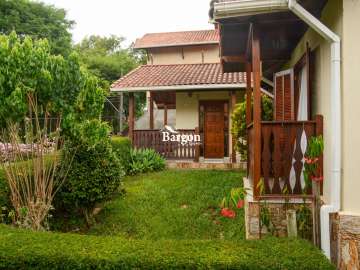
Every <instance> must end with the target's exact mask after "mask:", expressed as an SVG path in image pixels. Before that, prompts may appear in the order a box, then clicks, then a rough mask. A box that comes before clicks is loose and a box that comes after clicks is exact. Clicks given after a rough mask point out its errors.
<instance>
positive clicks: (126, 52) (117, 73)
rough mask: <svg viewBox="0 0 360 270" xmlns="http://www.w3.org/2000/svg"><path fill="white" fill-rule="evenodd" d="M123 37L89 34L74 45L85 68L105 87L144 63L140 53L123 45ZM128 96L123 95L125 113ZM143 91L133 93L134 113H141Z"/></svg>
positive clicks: (126, 111) (144, 98)
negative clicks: (99, 79) (100, 80)
mask: <svg viewBox="0 0 360 270" xmlns="http://www.w3.org/2000/svg"><path fill="white" fill-rule="evenodd" d="M124 41H125V39H124V38H123V37H118V36H114V35H112V36H110V37H101V36H94V35H93V36H90V37H87V38H85V39H83V40H82V41H81V42H80V43H79V44H77V45H76V46H75V49H76V50H77V51H78V52H79V54H80V56H81V60H82V61H83V63H84V64H85V65H86V66H87V68H88V69H89V70H90V71H91V72H92V73H93V74H95V75H96V76H98V77H99V78H101V79H102V82H103V85H104V87H105V88H107V89H109V88H110V85H111V84H112V83H113V82H114V81H116V80H118V79H119V78H120V77H122V76H124V75H126V74H127V73H129V72H130V71H131V70H133V69H135V68H136V67H137V66H138V65H139V64H143V63H144V56H143V55H142V54H141V53H134V52H133V51H132V50H130V49H129V48H124V47H123V42H124ZM128 101H129V99H128V96H127V95H124V110H125V115H128V104H129V103H128ZM145 101H146V97H145V93H139V94H136V95H135V103H136V115H137V116H140V115H142V112H143V108H144V105H145Z"/></svg>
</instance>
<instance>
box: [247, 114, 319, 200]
mask: <svg viewBox="0 0 360 270" xmlns="http://www.w3.org/2000/svg"><path fill="white" fill-rule="evenodd" d="M318 135H322V117H321V116H317V117H316V120H314V121H285V122H278V121H273V122H264V121H263V122H261V148H260V153H255V152H254V144H253V143H252V142H253V141H254V140H255V138H254V130H253V127H252V125H249V126H248V144H249V146H248V177H249V178H250V179H251V180H253V181H252V182H253V185H254V193H255V196H257V197H259V196H268V197H282V196H292V197H301V196H303V193H304V188H305V180H304V177H303V173H302V172H303V166H304V165H303V158H304V154H305V152H306V147H307V143H308V141H309V139H310V138H311V137H313V136H318ZM256 155H260V166H256V164H255V161H254V160H256V157H255V156H256ZM320 166H321V167H322V160H321V165H320ZM256 168H258V169H260V173H258V174H256V173H255V170H256ZM254 175H260V177H261V179H263V184H264V194H259V190H258V188H257V187H256V185H257V183H259V181H260V179H254V178H253V176H254ZM306 193H307V194H308V195H311V194H312V191H311V188H308V189H307V190H306Z"/></svg>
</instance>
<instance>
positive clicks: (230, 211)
mask: <svg viewBox="0 0 360 270" xmlns="http://www.w3.org/2000/svg"><path fill="white" fill-rule="evenodd" d="M246 194H247V189H246V188H243V187H241V188H233V189H232V190H231V192H230V194H229V195H227V196H226V197H225V198H223V200H222V202H221V205H220V207H221V211H220V214H221V215H222V216H223V217H226V218H235V217H236V212H235V210H234V209H241V208H243V207H244V205H245V202H244V199H245V196H246Z"/></svg>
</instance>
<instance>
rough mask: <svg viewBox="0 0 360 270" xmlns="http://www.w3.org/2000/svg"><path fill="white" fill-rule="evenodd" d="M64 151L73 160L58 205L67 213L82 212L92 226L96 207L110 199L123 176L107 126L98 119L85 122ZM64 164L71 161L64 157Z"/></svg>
mask: <svg viewBox="0 0 360 270" xmlns="http://www.w3.org/2000/svg"><path fill="white" fill-rule="evenodd" d="M63 151H64V152H68V153H71V154H70V155H68V156H73V160H72V164H71V170H70V171H69V173H68V176H67V180H66V182H65V183H64V185H63V186H62V188H61V191H60V194H59V196H57V202H58V204H62V205H63V206H65V209H66V210H80V211H81V213H82V214H83V215H84V217H85V218H86V221H87V222H88V224H89V223H90V221H91V218H92V210H93V209H94V207H95V206H96V204H97V203H101V202H104V201H106V200H108V199H110V198H111V196H112V195H113V194H114V192H115V191H117V190H118V187H119V185H120V183H121V178H122V176H123V175H124V172H123V169H122V167H121V164H120V161H119V159H118V158H117V157H116V154H115V153H114V152H113V151H112V147H111V143H110V137H109V128H108V126H107V124H105V123H103V122H101V121H99V120H92V121H85V122H84V123H83V124H81V125H80V126H79V127H78V130H77V136H76V137H73V138H71V139H70V140H69V141H68V142H67V143H66V144H65V146H64V150H63ZM61 162H62V163H64V162H65V163H67V162H70V161H69V160H68V159H66V158H62V160H61Z"/></svg>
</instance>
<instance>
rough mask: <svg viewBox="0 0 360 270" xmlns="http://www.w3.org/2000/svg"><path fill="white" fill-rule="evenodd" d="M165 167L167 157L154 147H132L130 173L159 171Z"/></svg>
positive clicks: (128, 169) (128, 170)
mask: <svg viewBox="0 0 360 270" xmlns="http://www.w3.org/2000/svg"><path fill="white" fill-rule="evenodd" d="M163 169H165V159H164V158H163V157H162V156H160V154H158V153H157V152H155V150H153V149H131V151H130V163H129V164H128V168H127V172H128V174H129V175H136V174H139V173H147V172H157V171H161V170H163Z"/></svg>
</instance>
